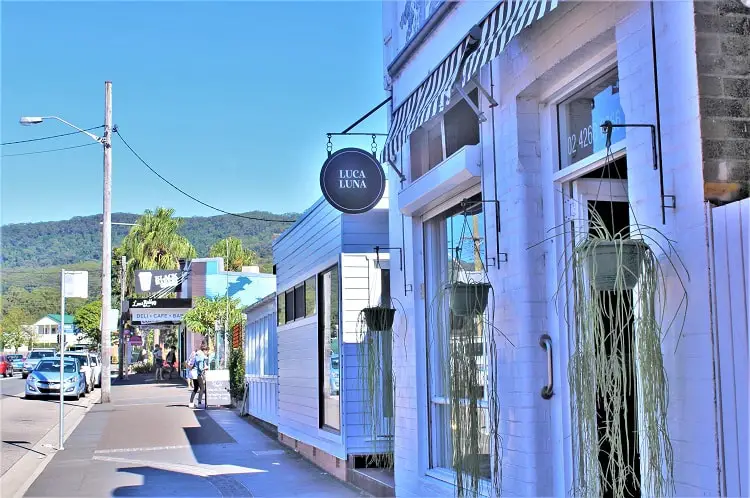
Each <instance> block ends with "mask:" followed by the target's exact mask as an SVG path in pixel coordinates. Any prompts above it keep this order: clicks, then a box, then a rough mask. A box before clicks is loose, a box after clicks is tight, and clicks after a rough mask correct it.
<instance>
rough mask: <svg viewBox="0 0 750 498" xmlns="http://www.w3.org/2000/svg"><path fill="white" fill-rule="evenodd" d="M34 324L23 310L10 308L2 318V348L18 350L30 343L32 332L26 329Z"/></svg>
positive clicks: (0, 324)
mask: <svg viewBox="0 0 750 498" xmlns="http://www.w3.org/2000/svg"><path fill="white" fill-rule="evenodd" d="M29 323H32V319H31V317H30V316H29V314H28V313H27V312H26V310H24V309H23V308H19V307H14V308H10V309H9V310H8V311H7V312H6V313H4V314H3V315H2V318H0V343H2V347H3V348H6V347H10V348H13V349H14V350H18V348H20V347H21V346H23V345H24V344H28V343H29V339H30V335H31V330H29V329H27V328H26V327H27V326H28V325H29Z"/></svg>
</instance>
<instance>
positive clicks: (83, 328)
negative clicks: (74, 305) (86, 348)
mask: <svg viewBox="0 0 750 498" xmlns="http://www.w3.org/2000/svg"><path fill="white" fill-rule="evenodd" d="M101 319H102V302H101V300H99V301H93V302H90V303H88V304H85V305H83V306H81V307H80V308H78V309H77V310H76V312H75V314H74V315H73V323H74V324H75V326H76V328H77V329H78V330H79V333H78V340H79V341H80V340H82V339H83V340H85V341H86V342H87V343H88V344H91V345H94V346H96V347H97V348H98V347H99V346H100V345H101V343H102V331H101V328H100V326H101Z"/></svg>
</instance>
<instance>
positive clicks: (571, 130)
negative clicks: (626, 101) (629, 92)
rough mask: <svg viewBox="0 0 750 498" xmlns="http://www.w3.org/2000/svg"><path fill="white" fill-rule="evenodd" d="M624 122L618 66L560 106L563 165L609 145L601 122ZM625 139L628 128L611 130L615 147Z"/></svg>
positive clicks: (576, 161)
mask: <svg viewBox="0 0 750 498" xmlns="http://www.w3.org/2000/svg"><path fill="white" fill-rule="evenodd" d="M605 121H611V122H612V123H613V124H623V123H625V114H624V112H623V110H622V107H621V105H620V83H619V79H618V74H617V70H616V69H615V70H614V71H611V72H609V73H608V74H606V75H605V76H603V77H602V78H599V79H598V80H596V81H595V82H593V83H591V84H589V85H587V86H585V87H584V88H582V89H581V90H579V91H578V92H576V93H575V94H574V95H573V96H571V97H570V98H568V99H566V100H564V101H563V102H561V103H560V104H558V106H557V122H558V126H559V147H560V169H563V168H567V167H569V166H572V165H574V164H576V163H579V162H580V161H583V160H585V159H588V158H590V157H591V156H593V155H595V154H597V153H601V152H603V151H604V150H605V149H606V139H607V137H606V135H605V134H604V133H603V132H602V128H601V125H602V123H604V122H605ZM624 139H625V128H614V129H613V130H612V149H613V150H619V149H621V148H622V147H621V146H618V145H617V144H618V142H622V141H623V140H624Z"/></svg>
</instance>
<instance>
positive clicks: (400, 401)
mask: <svg viewBox="0 0 750 498" xmlns="http://www.w3.org/2000/svg"><path fill="white" fill-rule="evenodd" d="M489 8H491V6H488V7H487V8H485V7H484V6H482V5H481V3H479V2H476V3H475V2H460V3H458V5H457V6H456V7H455V9H454V10H453V11H452V12H451V13H450V14H448V16H447V17H446V19H445V20H444V21H443V24H442V25H441V27H440V28H439V29H437V30H436V31H435V34H434V35H433V36H431V37H428V38H427V40H426V42H425V43H426V44H425V46H424V47H422V48H421V49H420V50H418V51H416V52H415V55H414V56H413V57H412V58H411V60H410V61H408V62H407V64H406V67H405V69H404V70H403V71H402V73H401V74H400V75H395V77H394V80H393V88H394V104H395V106H397V105H398V103H399V102H400V101H401V100H403V98H404V97H406V95H408V94H409V92H411V90H413V89H414V87H415V86H416V85H418V84H419V83H420V81H421V79H422V78H424V77H426V76H427V75H428V74H429V71H430V70H431V69H432V68H433V67H434V66H435V64H436V63H437V62H439V60H440V58H441V57H440V54H438V53H437V52H441V53H442V55H445V54H446V53H447V51H448V49H449V48H452V46H453V44H451V43H449V42H448V41H447V38H451V40H453V39H455V42H457V41H458V40H459V39H460V38H461V37H462V36H464V35H465V33H466V32H467V31H468V27H465V29H464V28H461V29H459V27H461V26H464V25H470V24H472V23H474V22H478V21H479V20H480V19H481V17H482V16H483V15H484V14H486V12H487V11H488V10H489ZM692 9H693V5H692V2H655V19H656V46H657V61H658V70H659V87H660V92H661V93H660V110H661V136H662V150H663V155H662V159H663V168H664V182H665V191H666V192H665V193H666V194H671V195H676V196H677V206H678V209H676V210H674V209H668V210H667V219H666V225H662V220H661V208H660V203H659V176H658V172H656V171H654V170H653V169H652V160H651V151H652V145H651V138H650V134H649V132H648V130H637V129H635V130H628V132H627V154H628V191H629V196H630V200H631V204H632V207H633V210H634V212H635V217H636V219H637V220H638V222H639V223H640V224H643V225H649V226H653V227H655V228H657V229H658V230H661V231H662V232H663V233H664V234H665V235H667V236H668V237H670V238H671V239H672V240H674V241H675V247H676V250H677V251H678V252H679V255H680V257H681V258H682V259H683V261H684V263H685V265H686V267H687V270H688V272H689V274H690V279H689V280H688V279H687V275H686V274H685V273H684V272H683V273H681V274H680V275H679V277H678V275H677V274H675V273H674V272H667V288H668V297H667V306H668V310H667V312H668V313H673V312H674V310H675V308H676V307H677V305H678V303H679V301H680V299H681V297H682V289H681V286H680V284H679V278H682V280H683V281H684V282H685V285H686V289H687V293H688V295H689V300H690V307H689V308H688V309H687V312H686V315H685V320H686V323H687V326H686V327H685V329H684V330H683V331H682V337H681V339H680V342H679V347H677V349H676V350H675V346H676V345H677V343H676V341H677V333H676V332H677V331H674V330H673V331H672V332H671V333H670V334H668V335H667V337H666V339H665V341H664V345H663V352H664V358H665V367H666V370H667V376H668V379H669V392H670V400H669V403H670V404H669V430H670V434H671V440H672V445H673V448H674V458H675V467H674V474H675V486H676V496H716V495H718V494H719V488H718V486H719V484H718V483H719V481H720V478H719V475H718V473H717V468H718V467H719V465H720V463H719V461H718V460H717V453H718V451H719V448H718V445H719V437H718V434H717V418H718V416H717V410H718V407H717V404H716V402H715V400H716V394H715V389H717V386H715V385H714V381H713V377H714V374H713V372H712V368H713V367H712V365H713V362H714V358H713V356H712V341H711V324H710V309H709V302H710V298H709V292H708V290H709V285H710V281H709V274H708V272H707V268H708V267H709V261H708V257H707V250H706V233H707V232H706V229H707V226H706V216H705V213H704V207H703V172H702V163H701V157H702V151H701V148H700V147H701V146H700V127H699V124H700V118H699V108H698V99H697V95H698V88H697V76H696V73H697V71H696V62H695V33H694V30H695V25H694V22H695V21H694V13H693V10H692ZM469 14H471V16H473V17H472V19H473V20H470V19H466V18H465V16H468V15H469ZM389 22H391V23H397V22H398V20H396V19H390V20H389V18H386V19H384V23H385V26H384V30H385V31H386V32H387V31H388V30H389V29H390V28H391V26H390V25H388V23H389ZM449 26H454V27H455V29H450V30H449V29H448V27H449ZM433 40H434V42H435V45H434V47H439V50H437V49H433V46H432V45H431V43H432V42H433ZM446 47H449V48H446ZM651 51H652V46H651V28H650V12H649V4H648V3H645V2H560V4H559V6H558V7H557V9H556V10H555V11H553V12H551V13H550V14H548V15H546V16H545V17H544V18H543V19H541V20H539V21H537V22H536V23H535V24H534V25H532V26H531V27H530V28H527V29H525V30H523V31H522V32H521V33H520V34H519V35H518V36H517V37H516V39H514V40H513V41H512V42H511V43H510V44H509V46H508V47H507V48H506V50H505V52H504V53H503V54H501V55H500V56H499V57H498V58H496V59H495V60H494V61H493V62H492V63H491V67H492V84H491V82H490V68H489V67H485V68H483V69H482V71H481V75H480V77H481V81H482V82H483V84H484V85H485V87H486V88H488V89H489V88H490V87H492V88H493V96H494V98H495V99H496V100H497V101H498V102H499V106H497V107H496V108H495V109H494V111H493V110H491V109H490V108H489V106H488V105H487V101H486V99H483V98H482V99H481V101H480V104H481V106H482V111H483V112H484V114H485V116H487V118H488V120H487V122H485V123H484V124H482V125H481V147H482V185H483V187H482V190H483V196H484V199H498V200H499V201H500V210H501V211H500V218H501V220H502V229H501V232H500V233H499V235H498V234H496V233H495V232H494V231H493V230H491V229H490V228H489V227H492V224H491V223H490V222H491V221H492V220H493V219H494V209H493V207H492V206H490V205H487V206H486V209H485V212H486V218H487V220H488V233H487V234H486V235H487V241H486V242H487V248H488V256H490V257H492V256H495V254H494V252H495V242H496V240H497V239H496V237H498V236H499V242H500V252H504V253H507V254H508V262H507V263H500V264H499V265H498V266H499V268H494V267H491V268H489V274H490V279H491V282H492V284H493V286H494V288H495V297H496V302H495V311H496V316H497V320H496V323H495V325H496V326H497V327H498V328H499V329H500V330H502V332H503V333H504V334H506V335H508V337H509V338H510V340H511V341H512V342H513V343H514V344H515V347H512V346H510V345H509V344H508V343H507V342H504V341H503V339H502V338H498V340H497V345H498V348H499V351H498V355H499V360H500V374H499V378H500V379H501V380H500V385H499V386H496V388H497V389H498V393H499V396H498V397H499V400H500V404H501V415H500V416H501V421H500V431H501V435H502V437H503V462H502V463H503V485H502V487H503V489H502V491H503V494H504V495H509V496H512V495H515V496H553V495H554V496H566V495H569V493H570V489H571V484H572V475H573V473H574V468H573V463H572V447H571V436H570V434H571V428H570V425H571V420H570V418H571V413H570V399H569V394H568V388H567V366H568V361H567V355H568V354H569V353H570V345H569V344H568V343H567V331H566V330H564V328H563V325H562V324H561V323H560V320H559V309H562V308H560V307H559V306H556V303H554V302H553V296H555V292H556V290H557V282H558V270H559V268H558V266H557V261H558V259H559V256H560V245H559V244H560V241H559V240H552V241H550V242H547V243H545V244H543V245H540V246H537V247H535V248H532V249H530V248H529V247H530V246H532V245H534V244H536V243H538V242H540V241H542V240H543V239H544V238H545V237H548V236H549V235H550V234H549V233H548V232H547V231H548V230H549V229H551V228H552V227H554V226H557V225H559V223H560V221H561V216H562V214H561V208H560V203H559V202H558V201H557V198H556V191H555V189H556V188H559V184H556V183H555V182H554V179H553V173H554V172H556V171H557V169H558V156H557V135H556V123H555V122H554V121H553V118H554V108H555V104H556V102H557V101H556V100H555V99H556V98H557V96H558V95H560V94H562V93H564V92H566V91H569V90H572V89H574V88H576V87H577V84H578V83H577V82H578V81H580V79H581V78H584V77H585V76H587V75H589V74H592V72H594V71H597V70H599V69H600V68H602V67H603V65H604V64H605V62H606V61H610V62H611V63H613V64H615V63H616V64H617V66H618V69H619V75H620V92H621V103H622V106H623V110H624V112H625V115H626V119H627V121H628V122H630V123H654V122H655V121H656V111H655V99H654V81H653V79H654V77H653V64H652V62H653V61H652V52H651ZM493 121H494V141H493ZM409 154H410V151H409V143H408V141H407V143H406V144H405V146H404V149H403V150H402V153H401V154H400V157H399V162H398V164H397V166H398V167H399V168H401V169H402V170H403V171H404V172H405V173H406V174H407V176H408V175H409V167H408V164H409ZM389 174H390V172H389ZM390 179H391V180H395V175H393V174H391V176H390ZM496 180H497V184H495V181H496ZM408 185H409V183H408V182H406V183H405V184H404V186H405V187H408ZM495 187H497V197H496V194H495ZM400 189H401V185H400V184H399V183H398V182H396V181H392V182H391V186H390V194H391V196H392V198H395V197H397V196H398V192H399V190H400ZM390 243H391V245H393V246H401V247H405V248H406V252H405V254H406V267H405V271H406V275H405V280H406V283H407V285H408V286H411V289H413V290H411V291H405V289H404V284H403V282H404V275H403V274H402V273H400V272H399V271H398V268H397V266H396V265H393V266H392V268H391V292H392V294H393V295H394V296H399V298H400V296H405V297H404V298H403V302H404V307H405V309H406V318H407V319H408V323H409V324H410V326H409V332H410V333H409V334H407V335H406V341H405V342H404V344H405V346H402V345H401V344H400V343H399V344H397V345H395V346H398V347H396V348H395V349H394V363H395V369H396V378H397V379H398V387H397V393H396V414H397V416H396V428H395V430H396V432H395V438H396V441H395V447H396V455H395V456H396V465H395V469H396V471H395V472H396V474H395V476H396V493H397V495H398V496H426V495H430V496H438V495H446V496H447V495H451V494H452V493H453V487H452V486H451V485H449V484H446V483H443V482H441V481H438V480H437V479H433V478H430V477H426V474H427V472H428V462H429V460H428V452H429V445H428V441H429V433H428V431H427V426H428V420H427V413H426V411H427V410H426V407H427V398H426V388H425V387H424V386H425V385H426V365H425V344H424V335H425V334H424V333H425V323H424V316H425V309H426V301H425V295H424V282H425V280H424V258H425V254H424V249H423V227H422V222H421V220H420V219H419V218H417V217H415V218H410V217H402V215H401V213H399V212H398V210H397V203H396V202H394V203H392V207H391V211H390ZM557 304H558V305H561V303H557ZM668 316H669V315H668ZM397 326H398V327H402V325H400V324H397ZM399 332H401V330H400V329H397V330H396V333H399ZM542 333H548V334H550V335H551V336H552V339H553V351H554V355H553V368H554V375H555V387H554V389H555V396H554V397H553V398H552V399H551V400H549V401H546V400H543V399H542V398H541V397H540V395H539V391H540V389H541V387H542V386H543V385H544V384H545V383H546V376H547V368H546V357H545V352H544V350H543V349H542V348H540V346H539V342H538V341H539V335H540V334H542ZM745 337H746V335H745ZM745 368H746V366H745ZM745 377H746V376H745ZM745 383H746V379H745ZM745 387H746V386H745ZM725 388H726V387H725ZM726 444H727V445H729V443H726ZM740 444H742V443H740ZM745 445H746V443H745ZM735 446H736V445H735ZM734 452H735V454H736V453H737V450H736V449H735V450H734ZM744 455H746V453H745V454H744ZM726 458H727V459H729V458H732V457H730V456H729V453H727V457H726ZM734 458H735V459H734V461H733V462H730V461H729V460H727V462H725V464H723V465H726V466H729V465H733V466H734V468H735V469H737V468H738V466H739V465H740V463H738V462H737V460H736V458H737V457H734ZM744 458H746V456H745V457H744ZM722 473H723V470H722ZM734 474H735V475H736V474H737V470H735V471H734ZM735 480H736V481H737V480H738V479H735ZM743 491H744V490H743Z"/></svg>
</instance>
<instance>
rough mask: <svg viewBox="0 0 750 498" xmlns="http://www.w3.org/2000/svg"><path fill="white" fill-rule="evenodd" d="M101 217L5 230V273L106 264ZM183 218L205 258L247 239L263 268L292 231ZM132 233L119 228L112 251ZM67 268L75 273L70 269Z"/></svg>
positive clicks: (129, 218)
mask: <svg viewBox="0 0 750 498" xmlns="http://www.w3.org/2000/svg"><path fill="white" fill-rule="evenodd" d="M244 214H245V215H247V216H255V217H261V218H268V219H278V220H294V219H296V218H297V217H298V216H299V214H298V213H287V214H273V213H268V212H265V211H250V212H247V213H244ZM138 217H139V216H138V215H136V214H132V213H113V215H112V220H114V221H117V222H123V223H135V221H136V220H137V219H138ZM101 219H102V218H101V215H92V216H77V217H75V218H71V219H69V220H64V221H46V222H39V223H16V224H11V225H4V226H2V227H1V228H0V238H2V240H3V254H2V258H0V261H1V262H2V265H3V275H5V271H6V270H7V269H10V268H38V267H48V266H57V265H71V264H75V263H79V262H81V261H100V260H101V259H100V258H101V252H102V242H101V240H102V239H101V233H102V227H101V225H100V224H99V222H100V221H101ZM183 220H184V223H183V224H182V226H181V227H180V228H179V230H178V233H179V234H180V235H182V236H184V237H185V238H186V239H188V240H189V241H190V242H191V243H192V244H193V246H194V247H195V250H196V252H197V254H198V255H199V256H207V255H208V252H209V248H210V247H211V246H212V245H213V244H214V243H215V242H216V241H217V240H220V239H223V238H225V237H227V236H232V237H236V238H238V239H240V240H242V244H243V246H244V247H245V248H247V249H252V250H253V251H255V252H256V253H257V254H258V257H259V258H260V262H261V264H267V263H268V262H269V261H270V260H271V257H272V252H271V241H272V240H273V239H274V238H275V237H276V236H278V235H279V234H281V232H283V231H284V230H285V229H286V228H288V227H289V223H286V222H284V221H279V222H278V223H275V222H267V221H260V220H248V219H244V218H237V217H236V216H230V215H221V216H209V217H200V216H195V217H189V218H184V219H183ZM128 231H129V227H127V226H123V225H113V226H112V247H118V246H119V245H120V244H121V242H122V240H123V238H124V237H125V236H126V235H127V234H128ZM66 268H68V269H74V268H73V267H67V266H66Z"/></svg>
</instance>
